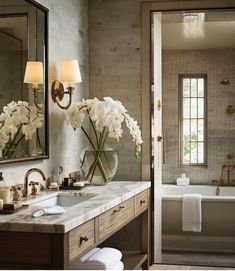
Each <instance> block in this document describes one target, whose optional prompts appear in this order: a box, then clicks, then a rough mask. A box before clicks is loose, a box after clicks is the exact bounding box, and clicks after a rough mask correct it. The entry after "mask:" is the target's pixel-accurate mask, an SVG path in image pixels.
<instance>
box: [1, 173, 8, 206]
mask: <svg viewBox="0 0 235 271" xmlns="http://www.w3.org/2000/svg"><path fill="white" fill-rule="evenodd" d="M0 199H2V200H3V203H4V204H6V203H10V201H11V193H10V187H7V186H6V182H5V180H4V178H3V176H2V172H0Z"/></svg>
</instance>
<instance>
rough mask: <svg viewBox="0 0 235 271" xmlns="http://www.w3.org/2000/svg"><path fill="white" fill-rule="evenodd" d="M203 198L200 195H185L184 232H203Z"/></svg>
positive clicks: (183, 211)
mask: <svg viewBox="0 0 235 271" xmlns="http://www.w3.org/2000/svg"><path fill="white" fill-rule="evenodd" d="M201 198H202V196H201V195H200V194H184V195H183V206H182V231H194V232H201V225H202V211H201Z"/></svg>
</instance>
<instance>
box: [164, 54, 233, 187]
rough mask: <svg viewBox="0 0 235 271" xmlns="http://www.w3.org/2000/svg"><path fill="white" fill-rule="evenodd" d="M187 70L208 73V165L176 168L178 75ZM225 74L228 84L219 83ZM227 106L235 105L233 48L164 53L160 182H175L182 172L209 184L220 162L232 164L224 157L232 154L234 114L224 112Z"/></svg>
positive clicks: (215, 176)
mask: <svg viewBox="0 0 235 271" xmlns="http://www.w3.org/2000/svg"><path fill="white" fill-rule="evenodd" d="M187 73H189V74H190V73H195V74H198V73H199V74H200V73H204V74H207V76H208V86H207V87H208V90H207V97H208V98H207V104H208V107H207V111H208V120H207V125H208V135H207V139H208V144H207V151H208V163H207V167H198V166H189V167H179V133H178V131H179V128H178V75H179V74H187ZM224 77H227V78H229V80H230V82H231V84H230V85H228V86H223V85H221V84H220V81H221V80H222V79H223V78H224ZM228 105H233V106H234V105H235V49H206V50H165V51H164V52H163V129H164V133H165V138H166V164H165V165H164V166H163V183H175V181H176V178H177V177H178V176H179V175H180V174H181V173H186V174H187V175H188V176H189V177H190V179H191V183H195V184H200V183H202V184H211V181H212V180H216V179H218V178H219V176H220V172H221V166H222V165H223V164H228V163H229V164H233V163H234V164H235V160H234V159H233V160H228V159H227V158H226V155H227V154H235V115H234V114H233V115H228V114H226V113H225V110H226V108H227V106H228ZM233 175H234V176H232V178H234V179H235V174H233Z"/></svg>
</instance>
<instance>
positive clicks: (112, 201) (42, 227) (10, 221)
mask: <svg viewBox="0 0 235 271" xmlns="http://www.w3.org/2000/svg"><path fill="white" fill-rule="evenodd" d="M150 186H151V184H150V182H130V181H113V182H110V183H108V184H107V185H105V186H86V187H84V188H83V189H82V190H76V192H74V190H71V191H69V192H68V191H66V192H63V191H58V192H41V194H40V196H38V197H37V198H36V199H31V200H29V201H27V202H25V204H26V203H28V204H34V203H37V202H38V201H40V200H43V199H48V198H51V197H54V196H56V195H57V194H58V193H59V194H64V193H65V194H66V193H69V194H76V193H77V194H79V193H84V194H88V195H92V198H90V199H88V200H85V201H83V202H81V203H79V204H77V205H73V206H71V207H64V209H65V211H66V212H65V213H64V214H62V215H47V216H41V217H38V218H33V217H32V213H33V212H34V211H35V210H36V209H38V208H39V207H37V206H29V207H28V208H26V209H23V210H21V211H19V212H16V213H14V214H11V215H0V231H20V232H47V233H66V232H68V231H70V230H72V229H73V228H75V227H77V226H79V225H81V224H83V223H85V222H86V221H88V220H90V219H92V218H94V217H96V216H98V215H100V214H101V213H103V212H105V211H107V210H109V209H111V208H113V207H114V206H116V205H118V204H120V203H121V202H123V201H125V200H127V199H129V198H131V197H133V196H135V195H136V194H138V193H140V192H142V191H144V190H145V189H147V188H149V187H150Z"/></svg>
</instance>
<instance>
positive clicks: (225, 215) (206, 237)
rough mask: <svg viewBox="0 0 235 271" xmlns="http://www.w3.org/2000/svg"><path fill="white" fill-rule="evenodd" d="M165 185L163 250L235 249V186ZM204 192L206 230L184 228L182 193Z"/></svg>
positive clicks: (211, 250)
mask: <svg viewBox="0 0 235 271" xmlns="http://www.w3.org/2000/svg"><path fill="white" fill-rule="evenodd" d="M215 191H216V186H209V185H189V186H176V185H162V187H161V195H162V248H163V250H182V251H205V252H229V253H235V187H221V189H220V194H219V196H216V194H215ZM189 193H198V194H201V195H202V232H200V233H197V232H182V195H183V194H189Z"/></svg>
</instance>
